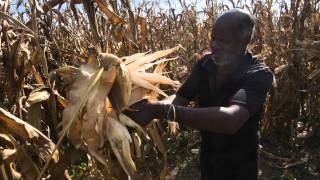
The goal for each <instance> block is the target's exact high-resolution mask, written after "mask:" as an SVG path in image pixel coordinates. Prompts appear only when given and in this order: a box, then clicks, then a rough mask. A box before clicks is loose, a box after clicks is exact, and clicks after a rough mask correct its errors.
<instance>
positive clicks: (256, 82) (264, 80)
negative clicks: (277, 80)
mask: <svg viewBox="0 0 320 180" xmlns="http://www.w3.org/2000/svg"><path fill="white" fill-rule="evenodd" d="M272 82H273V74H272V73H271V72H270V71H266V70H261V71H258V72H256V73H254V74H251V75H250V77H248V79H247V80H246V81H245V82H244V84H243V86H242V87H241V88H240V89H239V90H238V91H237V92H236V93H235V94H234V95H233V97H232V98H231V100H230V103H237V104H241V105H243V106H245V107H246V108H247V109H248V111H249V112H250V114H251V115H253V114H254V113H256V112H257V110H258V109H259V108H261V107H262V106H263V104H264V102H265V100H266V96H267V93H268V91H269V90H270V89H271V87H272Z"/></svg>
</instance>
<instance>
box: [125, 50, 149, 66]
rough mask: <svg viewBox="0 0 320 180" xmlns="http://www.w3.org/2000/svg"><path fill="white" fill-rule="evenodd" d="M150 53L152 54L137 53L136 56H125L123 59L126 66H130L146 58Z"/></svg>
mask: <svg viewBox="0 0 320 180" xmlns="http://www.w3.org/2000/svg"><path fill="white" fill-rule="evenodd" d="M148 53H150V51H148V52H144V53H136V54H133V55H131V56H124V57H122V59H123V62H124V64H125V65H128V64H130V63H132V62H134V61H137V60H139V59H141V58H143V57H145V56H146V54H148Z"/></svg>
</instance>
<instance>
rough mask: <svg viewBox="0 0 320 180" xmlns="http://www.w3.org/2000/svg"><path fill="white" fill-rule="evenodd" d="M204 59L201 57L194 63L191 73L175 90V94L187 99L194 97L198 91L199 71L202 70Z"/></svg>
mask: <svg viewBox="0 0 320 180" xmlns="http://www.w3.org/2000/svg"><path fill="white" fill-rule="evenodd" d="M204 60H205V59H201V60H199V61H197V62H196V63H195V65H194V66H193V68H192V71H191V74H190V75H189V76H188V78H187V80H186V81H185V82H184V83H183V84H182V86H181V87H180V88H179V90H178V91H177V95H179V96H181V97H183V98H185V99H187V100H189V101H191V100H193V99H194V97H195V96H196V94H197V92H198V87H199V85H200V80H201V73H202V71H203V69H202V64H203V61H204Z"/></svg>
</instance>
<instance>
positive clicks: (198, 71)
mask: <svg viewBox="0 0 320 180" xmlns="http://www.w3.org/2000/svg"><path fill="white" fill-rule="evenodd" d="M239 60H240V61H241V63H240V65H239V67H238V68H237V70H236V71H235V73H233V74H232V77H231V80H228V81H227V82H225V83H223V85H222V86H221V87H220V88H217V87H216V72H217V68H218V67H217V66H216V65H215V64H214V63H213V61H212V59H211V56H210V54H208V55H205V56H204V57H203V58H202V59H200V60H199V61H197V63H196V64H195V65H194V67H193V70H192V72H191V74H190V76H189V77H188V79H187V80H186V81H185V82H184V83H183V85H182V86H181V88H180V89H179V90H178V92H177V94H178V95H179V96H181V97H183V98H185V99H188V100H190V101H191V100H195V101H196V102H197V103H198V106H199V107H212V106H223V107H227V106H229V105H230V104H232V103H238V104H241V105H243V106H245V107H246V108H247V109H248V111H249V113H250V118H249V119H248V120H247V121H246V122H245V124H244V125H243V126H242V127H241V128H240V130H239V131H238V132H237V133H235V134H234V135H225V134H220V133H212V132H206V131H201V138H202V144H201V169H202V179H210V178H211V179H212V178H213V177H214V176H216V177H218V175H215V174H216V173H217V172H214V171H216V170H215V169H220V170H219V171H220V173H223V169H221V168H219V166H220V165H219V164H221V163H220V162H221V161H223V162H228V160H230V161H232V162H234V160H236V161H237V160H238V161H257V149H258V129H259V121H260V119H261V115H262V111H263V104H264V102H265V99H266V95H267V92H268V90H269V89H270V88H271V86H272V82H273V74H272V72H271V71H270V69H269V68H268V67H267V66H266V65H265V64H264V63H263V62H262V61H259V60H258V59H257V58H255V57H253V56H252V54H251V53H249V52H248V53H246V55H245V56H243V57H242V58H241V59H239ZM194 121H197V119H194ZM229 163H230V162H229ZM221 166H222V165H221ZM235 166H236V165H235ZM228 167H229V168H230V166H228ZM235 168H236V167H235ZM228 171H229V172H230V171H232V170H230V169H229V170H228ZM254 171H256V169H255V170H254ZM204 177H206V178H204ZM227 179H228V178H227Z"/></svg>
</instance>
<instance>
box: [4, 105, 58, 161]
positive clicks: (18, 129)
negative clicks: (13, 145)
mask: <svg viewBox="0 0 320 180" xmlns="http://www.w3.org/2000/svg"><path fill="white" fill-rule="evenodd" d="M0 119H1V121H0V124H1V125H2V126H3V127H4V128H5V129H6V130H7V131H9V132H10V133H12V134H16V135H17V136H19V137H20V138H22V139H24V140H26V141H28V142H30V143H33V144H35V145H37V146H39V147H40V148H39V149H41V150H42V151H43V152H41V153H40V154H39V155H40V157H41V158H42V159H45V156H47V155H49V154H51V153H52V152H53V149H54V148H56V146H55V144H54V143H53V142H52V141H51V140H50V139H49V138H48V137H47V136H45V135H44V134H42V133H41V132H40V131H39V130H37V129H35V128H34V127H32V126H31V125H29V124H28V123H26V122H24V121H22V120H21V119H19V118H17V117H16V116H14V115H12V114H11V113H9V112H8V111H6V110H4V109H2V108H0ZM39 149H37V150H39ZM51 158H52V159H53V160H54V162H55V163H56V162H58V160H59V151H55V152H54V153H53V154H52V157H51Z"/></svg>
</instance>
